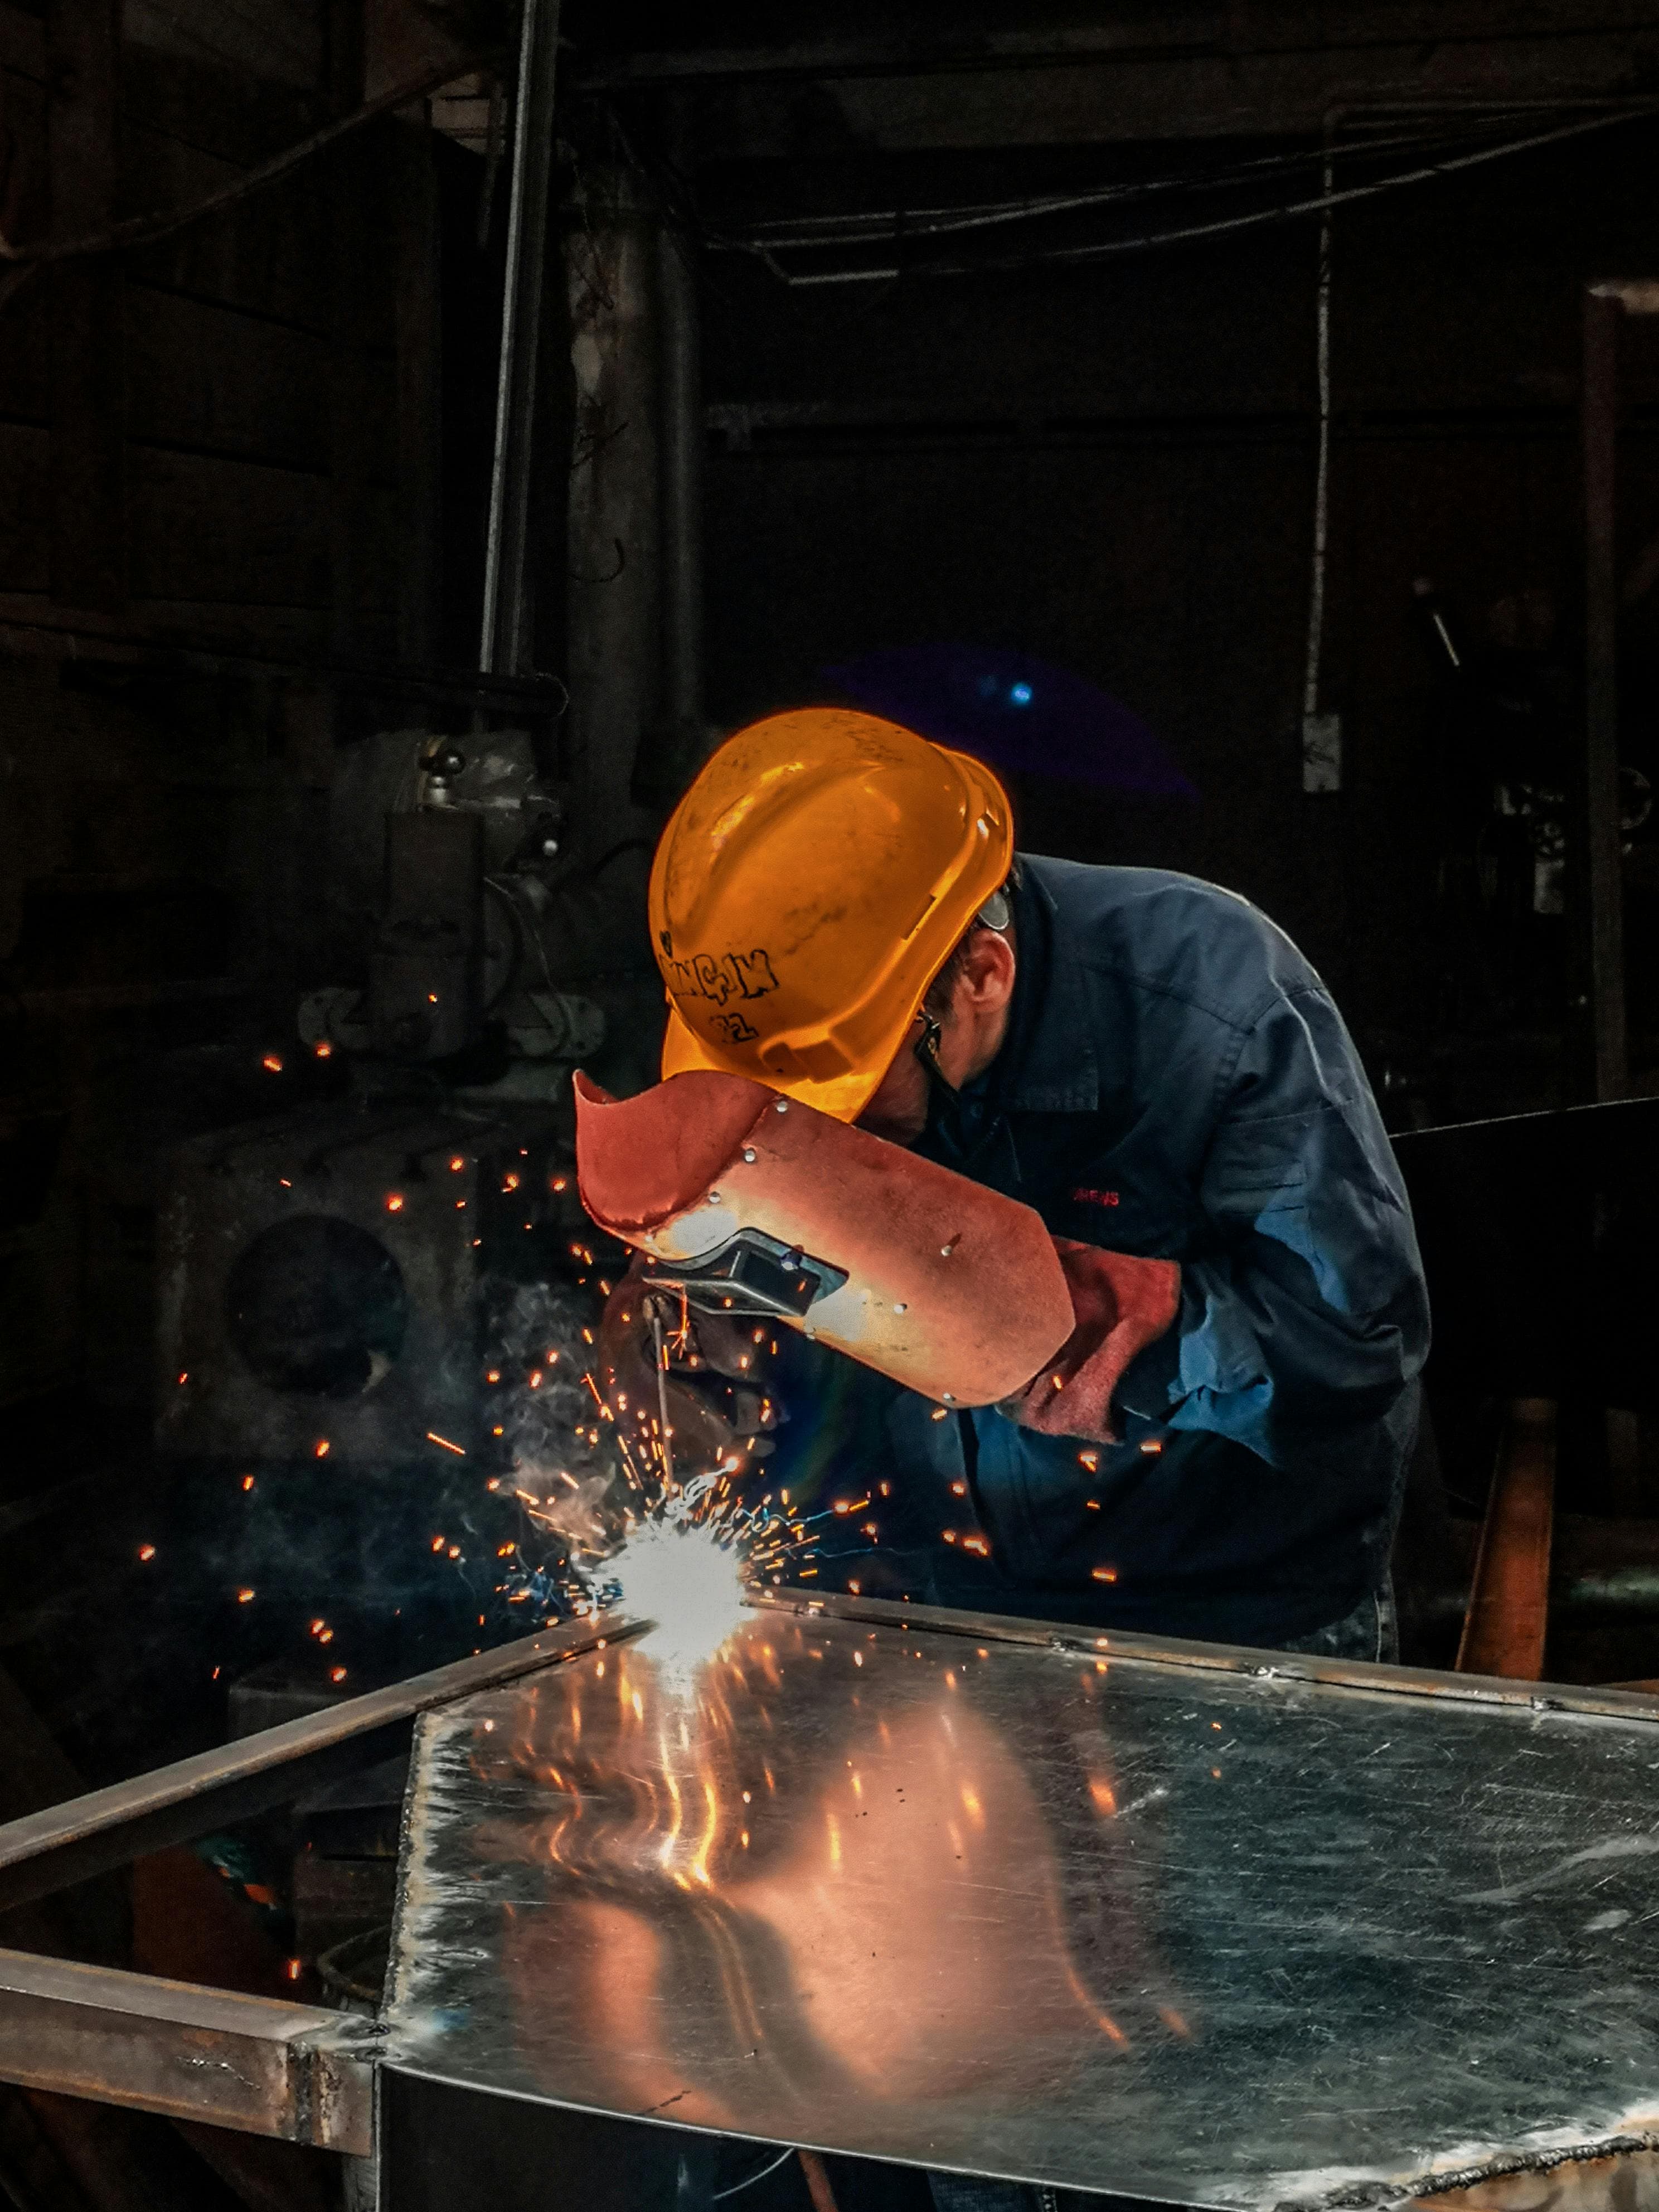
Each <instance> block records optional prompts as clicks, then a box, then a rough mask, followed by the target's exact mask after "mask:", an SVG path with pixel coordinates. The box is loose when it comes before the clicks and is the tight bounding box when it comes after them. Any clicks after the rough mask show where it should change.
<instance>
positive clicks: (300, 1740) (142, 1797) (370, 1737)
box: [0, 1613, 649, 2017]
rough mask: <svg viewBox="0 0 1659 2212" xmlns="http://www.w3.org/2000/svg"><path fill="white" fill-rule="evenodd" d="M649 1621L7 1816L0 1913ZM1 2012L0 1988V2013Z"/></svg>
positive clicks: (611, 1620) (510, 1655)
mask: <svg viewBox="0 0 1659 2212" xmlns="http://www.w3.org/2000/svg"><path fill="white" fill-rule="evenodd" d="M645 1626H649V1624H648V1623H642V1622H638V1621H632V1622H630V1621H628V1620H624V1619H623V1617H622V1616H621V1615H620V1614H610V1613H605V1614H599V1615H596V1616H593V1617H591V1618H589V1619H587V1620H580V1621H574V1622H570V1623H567V1624H565V1625H563V1626H559V1627H556V1628H550V1629H546V1630H544V1631H543V1632H541V1634H539V1635H537V1636H529V1637H525V1638H521V1639H520V1640H519V1641H517V1642H515V1643H513V1644H504V1645H501V1646H498V1647H497V1648H496V1649H495V1650H491V1651H482V1652H478V1653H477V1654H475V1655H474V1656H473V1657H471V1658H470V1659H460V1660H457V1661H456V1662H454V1663H453V1665H451V1666H447V1667H436V1668H433V1669H431V1671H430V1672H429V1673H427V1674H414V1675H411V1676H410V1678H409V1679H408V1680H406V1681H402V1682H394V1683H392V1684H389V1685H388V1686H386V1688H384V1689H380V1690H371V1691H369V1692H368V1693H367V1694H366V1695H364V1696H362V1697H361V1698H348V1699H345V1700H344V1701H343V1703H341V1704H339V1705H334V1706H332V1707H331V1708H330V1709H329V1710H328V1711H325V1712H318V1713H307V1714H305V1715H303V1716H302V1717H301V1718H299V1719H297V1720H292V1721H284V1722H283V1723H282V1724H281V1725H280V1726H279V1727H276V1728H271V1729H261V1730H260V1731H259V1733H258V1735H249V1736H242V1737H239V1738H238V1739H237V1740H236V1741H234V1742H233V1743H228V1744H224V1745H222V1746H221V1747H218V1748H216V1749H215V1750H213V1751H204V1752H198V1753H196V1754H195V1756H194V1757H192V1758H190V1759H179V1760H178V1761H177V1762H176V1763H175V1764H174V1765H171V1766H162V1767H158V1768H157V1769H156V1770H155V1772H154V1773H151V1774H141V1775H137V1776H135V1777H134V1778H133V1779H132V1780H131V1781H130V1782H118V1783H114V1784H112V1785H111V1786H110V1787H109V1788H107V1789H104V1790H90V1791H88V1794H87V1795H86V1796H83V1797H75V1798H71V1799H70V1801H69V1802H67V1803H65V1804H62V1805H53V1806H51V1807H49V1808H47V1809H46V1811H44V1812H40V1813H31V1814H27V1816H26V1817H25V1818H24V1819H22V1820H10V1821H8V1822H6V1823H5V1825H4V1826H0V1911H4V1910H6V1909H7V1908H8V1907H9V1906H11V1905H21V1904H25V1903H27V1902H28V1901H29V1900H31V1899H35V1898H40V1897H49V1896H51V1895H52V1893H53V1892H54V1891H56V1890H59V1889H62V1888H64V1887H67V1885H68V1884H70V1882H77V1881H85V1880H87V1879H88V1876H90V1875H94V1874H102V1873H106V1872H107V1871H108V1869H111V1868H112V1867H118V1866H125V1865H126V1864H127V1863H129V1862H130V1861H131V1860H132V1859H133V1858H136V1857H138V1856H139V1854H140V1853H142V1852H145V1851H151V1850H161V1849H162V1848H164V1847H165V1846H166V1845H167V1844H175V1843H184V1842H186V1841H188V1840H189V1839H190V1838H192V1837H195V1836H199V1835H202V1834H204V1832H206V1831H207V1830H208V1829H210V1828H211V1827H214V1826H217V1825H219V1824H220V1823H222V1822H223V1821H226V1820H246V1819H247V1818H249V1817H251V1816H252V1814H255V1813H259V1812H264V1811H265V1810H267V1809H269V1808H270V1807H271V1806H274V1805H282V1804H286V1803H288V1802H289V1801H290V1800H291V1799H293V1798H294V1797H295V1796H297V1795H298V1794H299V1793H300V1792H301V1790H305V1789H307V1788H310V1787H312V1786H313V1785H314V1784H316V1783H318V1782H320V1781H324V1780H326V1779H328V1778H331V1776H332V1775H334V1774H337V1773H340V1772H343V1771H349V1770H353V1769H356V1768H358V1767H361V1766H364V1765H373V1764H374V1763H375V1762H377V1761H378V1760H380V1759H386V1758H388V1757H390V1756H391V1755H392V1753H394V1752H395V1751H397V1750H398V1749H400V1748H401V1747H402V1746H403V1744H404V1741H406V1740H407V1735H408V1730H409V1724H410V1722H411V1721H412V1720H413V1719H414V1717H415V1716H416V1714H417V1713H423V1712H428V1711H431V1710H432V1709H433V1707H435V1706H437V1705H447V1704H448V1703H449V1702H450V1701H451V1700H452V1699H456V1698H464V1697H466V1696H468V1695H470V1694H471V1692H473V1691H475V1690H481V1689H484V1688H487V1687H488V1686H490V1685H491V1684H494V1683H498V1682H507V1681H511V1680H513V1679H514V1678H515V1677H517V1676H518V1675H520V1674H532V1673H533V1672H534V1671H535V1670H536V1669H537V1668H542V1667H547V1666H550V1665H551V1664H553V1663H554V1662H556V1661H558V1660H561V1659H569V1658H573V1657H574V1656H576V1655H577V1654H578V1653H579V1652H582V1651H589V1650H592V1649H593V1648H594V1646H595V1645H596V1644H600V1643H602V1642H606V1641H609V1642H613V1643H614V1642H617V1641H619V1640H621V1639H622V1638H624V1637H629V1636H634V1635H636V1634H638V1633H639V1632H640V1631H641V1628H642V1627H645ZM4 2009H5V2007H4V2000H3V1996H0V2017H3V2014H4Z"/></svg>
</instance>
